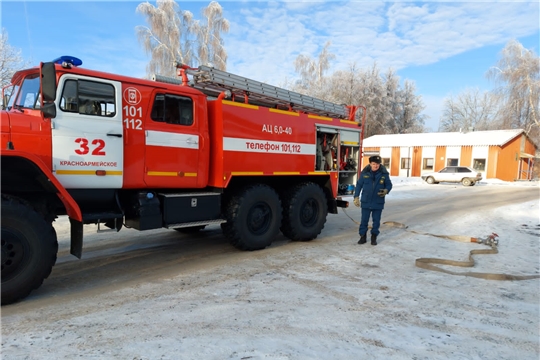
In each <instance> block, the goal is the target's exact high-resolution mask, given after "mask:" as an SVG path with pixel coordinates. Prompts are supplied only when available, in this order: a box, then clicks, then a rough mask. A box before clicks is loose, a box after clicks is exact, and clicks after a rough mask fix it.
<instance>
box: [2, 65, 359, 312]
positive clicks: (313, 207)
mask: <svg viewBox="0 0 540 360" xmlns="http://www.w3.org/2000/svg"><path fill="white" fill-rule="evenodd" d="M81 64H82V61H81V60H80V59H77V58H75V57H71V56H63V57H61V58H59V59H56V60H54V61H52V62H46V63H41V64H40V66H38V67H35V68H31V69H27V70H22V71H19V72H17V73H16V74H15V75H14V76H13V79H12V86H11V89H10V90H11V91H10V96H3V100H4V103H3V104H4V105H3V110H2V112H1V116H2V123H1V124H2V125H1V129H2V131H1V135H2V142H1V145H2V148H1V149H2V150H1V157H2V158H1V171H2V172H1V180H2V187H1V191H2V207H1V211H2V217H1V222H2V235H1V240H2V286H1V289H2V304H9V303H12V302H15V301H17V300H20V299H22V298H24V297H26V296H27V295H28V294H29V293H30V292H31V291H32V290H34V289H36V288H38V287H39V286H40V285H41V284H42V283H43V280H44V279H46V278H47V277H48V276H49V274H50V273H51V270H52V267H53V266H54V264H55V262H56V256H57V255H56V253H57V249H58V243H57V238H56V233H55V230H54V227H53V225H52V224H53V222H54V220H55V219H56V218H57V217H58V216H62V215H67V216H68V217H69V220H70V226H71V254H73V255H74V256H76V257H78V258H81V255H82V248H83V225H85V224H97V228H98V230H100V229H105V227H106V228H108V229H109V230H111V231H114V230H115V231H119V230H120V229H121V228H122V226H125V227H128V228H134V229H138V230H149V229H156V228H168V229H175V230H178V231H183V232H191V231H198V230H200V229H203V228H204V227H205V226H207V225H217V224H220V226H221V228H222V231H223V234H224V235H225V236H226V237H227V238H228V239H229V240H230V242H231V244H232V245H233V246H235V247H236V248H238V249H241V250H258V249H263V248H265V247H267V246H269V245H270V244H271V243H272V240H274V239H275V238H276V236H277V235H278V233H279V232H280V231H281V233H283V235H285V236H286V237H287V238H289V239H292V240H299V241H308V240H312V239H315V238H316V237H317V236H318V235H319V234H320V232H321V230H322V229H323V227H324V224H325V222H326V215H327V213H337V211H338V207H346V206H348V203H347V202H346V201H344V200H341V196H340V195H343V194H350V193H351V192H352V189H353V187H354V184H355V182H356V178H357V176H358V171H359V169H358V163H359V162H358V161H359V157H360V153H361V145H362V138H363V123H364V119H365V114H366V112H365V108H364V107H362V106H360V107H358V106H345V105H339V104H334V103H331V102H328V101H322V100H319V99H315V98H313V97H309V96H305V95H302V94H299V93H295V92H291V91H287V90H285V89H281V88H277V87H274V86H271V85H268V84H264V83H261V82H257V81H254V80H250V79H247V78H244V77H240V76H237V75H233V74H231V73H228V72H224V71H219V70H217V69H214V68H212V67H207V66H200V67H198V68H191V67H188V66H185V65H182V64H176V65H177V70H178V75H179V77H178V78H166V77H161V76H154V77H153V79H151V80H150V79H137V78H131V77H126V76H120V75H114V74H109V73H104V72H99V71H93V70H88V69H85V68H83V67H81V66H80V65H81ZM360 108H361V109H362V110H360Z"/></svg>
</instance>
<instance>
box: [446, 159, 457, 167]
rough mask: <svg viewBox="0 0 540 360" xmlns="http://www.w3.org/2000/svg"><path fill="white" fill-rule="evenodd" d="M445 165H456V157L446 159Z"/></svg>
mask: <svg viewBox="0 0 540 360" xmlns="http://www.w3.org/2000/svg"><path fill="white" fill-rule="evenodd" d="M446 166H458V159H447V160H446Z"/></svg>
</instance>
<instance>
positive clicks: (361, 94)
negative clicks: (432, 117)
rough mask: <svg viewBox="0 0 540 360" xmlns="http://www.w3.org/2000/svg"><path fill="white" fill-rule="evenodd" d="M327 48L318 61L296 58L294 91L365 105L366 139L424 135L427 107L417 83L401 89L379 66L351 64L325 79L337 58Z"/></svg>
mask: <svg viewBox="0 0 540 360" xmlns="http://www.w3.org/2000/svg"><path fill="white" fill-rule="evenodd" d="M328 46H329V43H327V44H326V45H325V47H324V48H323V50H322V51H321V53H320V54H319V56H318V57H317V58H316V59H313V58H311V57H308V56H305V55H299V56H298V57H297V59H296V61H295V68H296V71H297V73H299V75H300V80H299V81H297V83H296V84H295V86H293V87H292V89H293V90H294V91H298V92H301V93H303V94H306V95H310V96H314V97H317V98H320V99H323V100H328V101H332V102H335V103H342V104H354V105H364V106H365V107H366V108H367V117H366V131H365V135H366V136H371V135H374V134H398V133H412V132H423V131H424V116H423V115H421V112H422V110H423V109H424V108H425V106H424V105H423V103H422V99H421V97H420V96H418V95H416V94H415V91H416V88H415V86H414V83H412V82H410V81H405V82H404V83H403V86H402V85H401V84H400V79H399V77H398V76H397V75H396V74H395V72H394V71H393V70H391V69H390V70H388V71H387V73H386V74H385V75H384V76H383V75H382V74H381V72H380V70H379V67H378V66H377V63H374V64H373V66H371V67H370V68H367V69H360V68H359V67H358V66H357V65H356V64H351V65H349V68H348V69H347V70H340V71H336V72H334V73H333V74H331V75H329V76H325V72H326V71H327V70H328V69H329V68H330V60H331V59H333V58H334V56H333V54H330V53H329V52H328ZM329 55H331V56H329Z"/></svg>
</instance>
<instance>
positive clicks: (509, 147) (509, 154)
mask: <svg viewBox="0 0 540 360" xmlns="http://www.w3.org/2000/svg"><path fill="white" fill-rule="evenodd" d="M520 147H521V137H520V136H518V137H516V138H515V139H513V140H511V141H510V142H508V143H507V144H506V145H505V146H503V147H502V148H501V151H500V153H499V160H498V162H497V163H498V164H497V175H496V177H497V179H500V180H503V181H514V180H516V178H517V175H518V165H519V164H518V163H519V153H520V151H519V150H520Z"/></svg>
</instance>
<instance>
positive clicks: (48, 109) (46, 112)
mask: <svg viewBox="0 0 540 360" xmlns="http://www.w3.org/2000/svg"><path fill="white" fill-rule="evenodd" d="M41 113H42V114H43V117H44V118H49V119H54V118H55V117H56V104H55V103H53V102H49V103H46V104H45V105H43V107H42V108H41Z"/></svg>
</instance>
